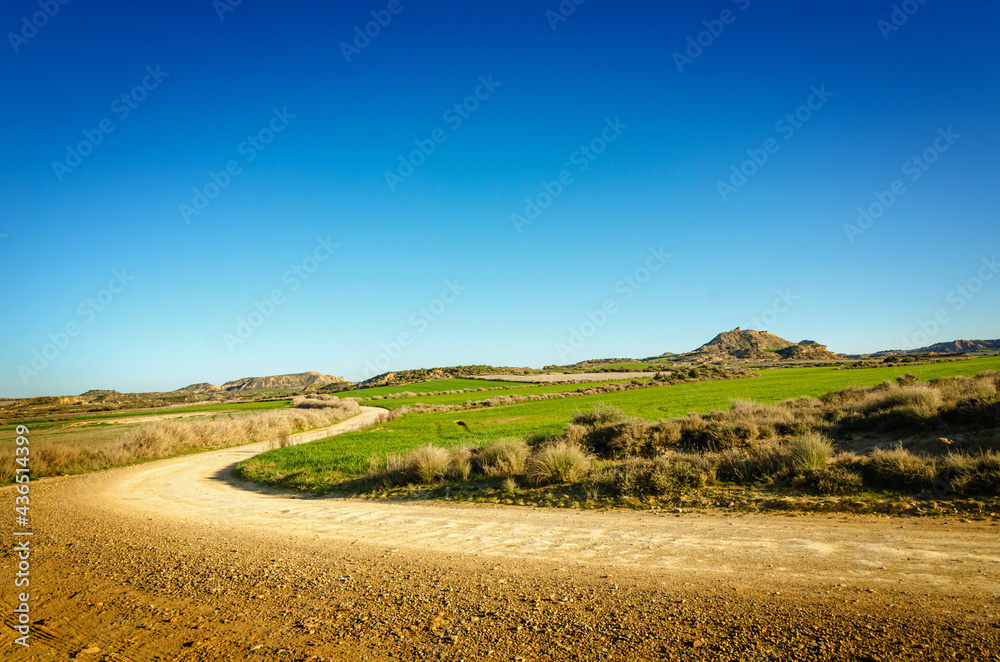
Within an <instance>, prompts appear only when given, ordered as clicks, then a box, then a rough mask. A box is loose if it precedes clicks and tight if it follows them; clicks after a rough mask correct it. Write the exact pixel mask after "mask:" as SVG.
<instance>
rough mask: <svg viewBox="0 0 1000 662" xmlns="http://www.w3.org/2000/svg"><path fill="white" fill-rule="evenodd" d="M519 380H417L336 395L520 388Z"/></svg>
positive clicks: (354, 395) (364, 396) (369, 395)
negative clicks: (412, 382) (413, 382)
mask: <svg viewBox="0 0 1000 662" xmlns="http://www.w3.org/2000/svg"><path fill="white" fill-rule="evenodd" d="M522 385H523V384H520V383H518V382H500V381H489V380H486V379H461V378H454V379H438V380H435V381H431V382H417V383H416V384H401V385H398V386H373V387H372V388H359V389H355V390H353V391H340V392H339V393H335V394H334V395H336V396H338V397H341V398H371V397H373V396H376V395H381V396H383V397H384V396H386V395H392V394H394V393H405V392H406V391H410V392H412V393H439V392H441V391H460V390H464V389H468V388H473V389H476V388H518V387H520V386H522Z"/></svg>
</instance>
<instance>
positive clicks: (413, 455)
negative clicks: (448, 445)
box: [407, 444, 451, 483]
mask: <svg viewBox="0 0 1000 662" xmlns="http://www.w3.org/2000/svg"><path fill="white" fill-rule="evenodd" d="M407 464H408V469H409V473H410V475H411V476H412V477H413V478H415V479H416V480H417V481H419V482H421V483H433V482H434V481H436V480H437V479H439V478H444V477H445V476H447V474H448V470H449V469H450V468H451V453H449V452H448V451H447V450H446V449H444V448H441V447H440V446H434V445H433V444H427V445H426V446H421V447H420V448H416V449H414V450H412V451H410V454H409V455H408V456H407Z"/></svg>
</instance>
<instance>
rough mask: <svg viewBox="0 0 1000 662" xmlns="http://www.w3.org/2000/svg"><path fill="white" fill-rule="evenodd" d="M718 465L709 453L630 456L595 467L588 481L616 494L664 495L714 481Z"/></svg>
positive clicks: (600, 489)
mask: <svg viewBox="0 0 1000 662" xmlns="http://www.w3.org/2000/svg"><path fill="white" fill-rule="evenodd" d="M717 467H718V461H717V458H714V457H712V456H711V455H695V454H686V453H685V454H672V455H666V456H661V457H657V458H653V459H649V458H629V459H627V460H624V461H622V462H617V463H613V464H611V463H608V464H605V465H603V466H601V467H600V468H598V469H596V470H594V471H593V472H591V476H590V483H591V484H592V485H593V486H594V487H595V488H596V489H597V491H607V492H610V493H612V494H617V495H619V496H636V497H642V496H654V495H663V494H669V493H673V492H685V491H688V490H692V489H697V488H700V487H705V486H706V485H708V484H709V483H712V482H714V481H715V478H716V469H717Z"/></svg>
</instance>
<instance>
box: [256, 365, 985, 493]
mask: <svg viewBox="0 0 1000 662" xmlns="http://www.w3.org/2000/svg"><path fill="white" fill-rule="evenodd" d="M984 370H1000V357H995V356H994V357H988V358H980V359H972V360H969V361H959V362H950V363H936V364H930V365H922V366H895V367H885V368H871V369H855V370H838V369H837V368H834V367H821V368H782V369H772V370H764V371H761V376H760V377H756V378H748V379H735V380H725V381H709V382H695V383H688V384H676V385H666V386H659V387H652V388H647V389H639V390H633V391H626V392H616V393H605V394H600V395H590V396H580V397H574V398H566V399H558V400H545V401H540V402H529V403H521V404H515V405H509V406H502V407H490V408H486V409H477V410H469V411H455V412H445V413H430V414H408V415H406V416H403V417H400V418H398V419H396V420H393V421H391V422H389V423H386V424H384V425H381V426H378V427H375V428H370V429H367V430H363V431H359V432H353V433H349V434H345V435H341V436H338V437H333V438H330V439H324V440H320V441H316V442H312V443H310V444H305V445H302V446H295V447H292V448H285V449H280V450H276V451H269V452H267V453H264V454H262V455H259V456H257V457H255V458H253V459H251V460H249V461H248V462H246V463H244V467H245V473H246V474H247V475H250V476H260V477H271V478H273V477H276V476H280V477H283V478H282V480H281V482H282V484H283V485H286V486H298V487H301V488H305V489H308V488H311V487H314V486H317V485H323V484H330V483H331V482H334V481H336V480H337V479H338V478H343V477H348V476H354V475H357V474H359V473H362V472H363V471H365V470H366V469H367V467H368V458H370V457H372V456H376V455H378V456H384V455H385V454H386V453H399V452H402V451H407V450H409V449H412V448H416V447H418V446H421V445H424V444H427V443H434V444H437V445H441V446H456V445H460V444H473V445H480V444H483V443H486V442H489V441H492V440H495V439H497V438H500V437H505V436H517V437H524V438H539V437H546V436H552V437H554V436H558V435H559V434H561V432H562V430H563V429H564V428H565V426H566V423H567V422H568V421H569V419H570V418H571V417H572V415H573V413H574V412H575V411H577V410H587V409H590V408H591V407H593V406H594V405H595V404H597V403H599V402H607V403H610V404H613V405H615V406H617V407H620V408H621V409H622V410H623V411H624V412H625V413H626V414H628V415H630V416H640V417H643V418H646V419H649V420H656V419H660V418H675V417H678V416H683V415H684V414H686V413H688V412H699V413H703V412H708V411H711V410H713V409H726V408H727V407H728V405H729V401H730V399H732V398H747V399H753V400H756V401H758V402H761V403H773V402H778V401H781V400H785V399H789V398H795V397H800V396H814V397H815V396H820V395H823V394H824V393H828V392H830V391H835V390H838V389H842V388H845V387H848V386H872V385H875V384H878V383H880V382H882V381H884V380H887V379H893V378H894V377H896V376H897V375H902V374H905V373H906V372H912V373H913V374H915V375H917V376H918V377H920V379H921V380H924V381H926V380H930V379H934V378H937V377H946V376H952V375H965V376H972V375H974V374H977V373H979V372H982V371H984ZM410 388H411V390H416V389H417V388H419V385H411V386H410ZM519 392H521V391H519ZM495 393H502V391H497V392H495ZM439 397H442V396H439ZM422 401H423V402H426V403H427V404H433V403H435V402H438V401H437V400H435V398H434V397H428V398H424V399H422ZM375 404H378V403H375Z"/></svg>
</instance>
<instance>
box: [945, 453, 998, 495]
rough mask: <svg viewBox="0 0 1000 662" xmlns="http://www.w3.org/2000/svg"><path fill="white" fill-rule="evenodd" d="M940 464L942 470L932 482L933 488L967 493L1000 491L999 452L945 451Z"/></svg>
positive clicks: (992, 493) (984, 493)
mask: <svg viewBox="0 0 1000 662" xmlns="http://www.w3.org/2000/svg"><path fill="white" fill-rule="evenodd" d="M942 464H943V465H944V470H943V471H942V472H941V474H940V475H939V477H938V482H937V483H935V485H934V490H935V492H939V493H944V494H956V495H958V496H966V497H971V496H995V495H997V494H1000V453H998V452H996V451H986V452H983V453H980V454H978V455H965V454H959V453H954V454H949V455H946V456H945V457H944V458H943V459H942Z"/></svg>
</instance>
